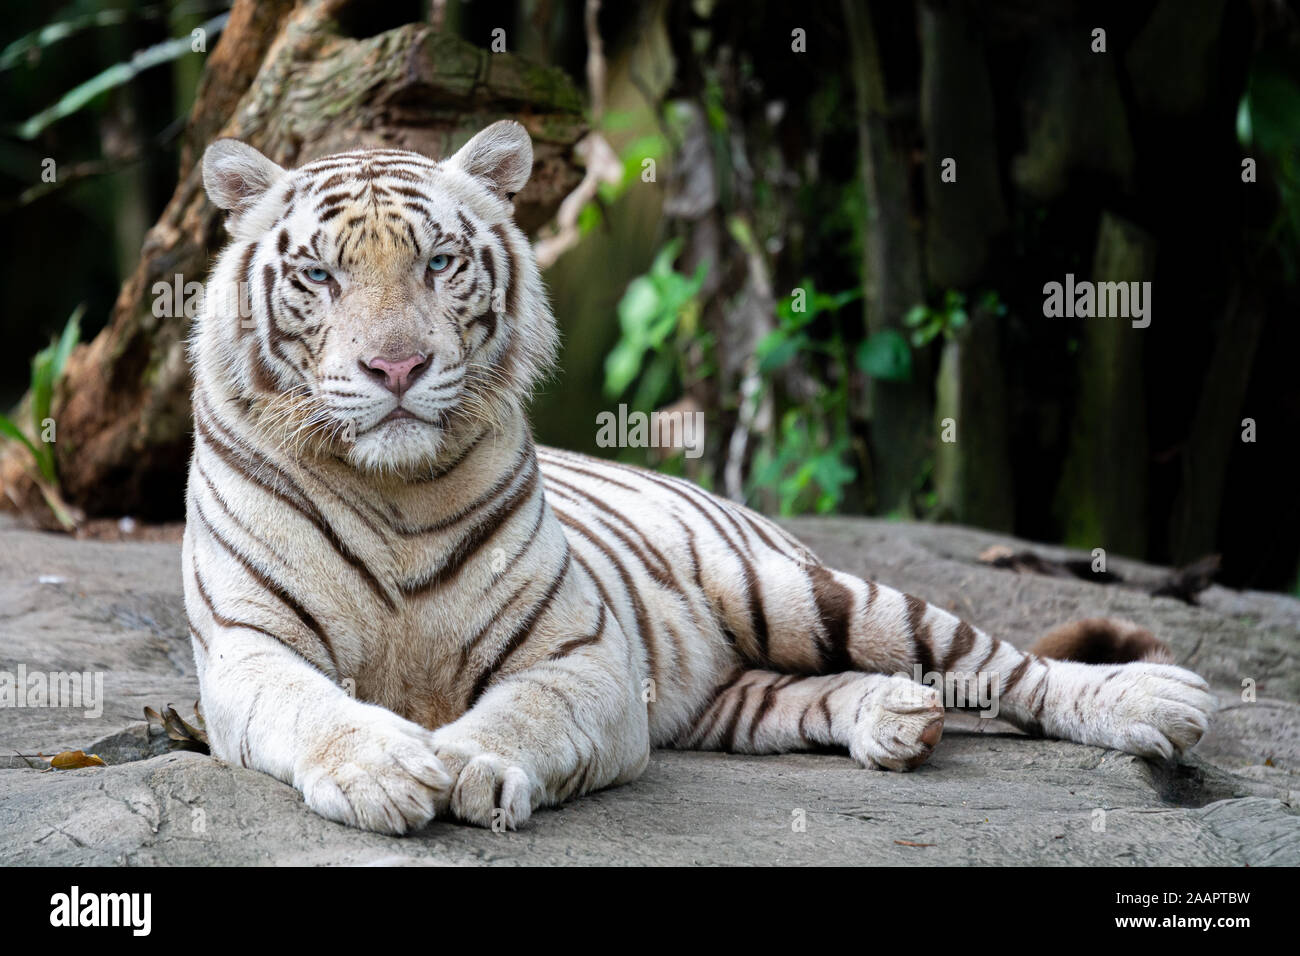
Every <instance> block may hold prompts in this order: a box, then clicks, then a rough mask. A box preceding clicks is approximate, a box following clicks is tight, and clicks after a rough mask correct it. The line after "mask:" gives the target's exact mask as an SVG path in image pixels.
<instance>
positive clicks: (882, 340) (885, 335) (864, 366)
mask: <svg viewBox="0 0 1300 956" xmlns="http://www.w3.org/2000/svg"><path fill="white" fill-rule="evenodd" d="M857 365H858V368H860V369H861V370H862V371H864V372H866V373H867V374H868V375H870V376H871V377H872V378H878V379H882V380H883V381H886V382H907V381H910V380H911V378H912V351H911V349H909V348H908V347H907V340H906V339H904V338H903V336H902V334H901V333H899V332H897V331H895V330H894V329H885V330H884V331H882V332H877V333H876V334H875V335H872V336H868V338H867V340H866V341H865V342H863V343H862V345H860V346H859V347H858V354H857Z"/></svg>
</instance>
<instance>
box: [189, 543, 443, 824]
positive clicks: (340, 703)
mask: <svg viewBox="0 0 1300 956" xmlns="http://www.w3.org/2000/svg"><path fill="white" fill-rule="evenodd" d="M200 549H201V550H203V551H204V552H206V554H205V564H204V567H205V568H206V573H205V572H202V571H200V570H199V567H198V565H197V563H196V561H195V552H196V551H197V550H200ZM184 567H185V574H184V583H185V604H186V609H187V611H188V614H189V619H190V636H191V639H192V641H193V644H194V657H195V662H196V664H197V666H198V673H199V690H200V695H201V700H202V702H203V703H202V707H203V719H204V723H205V726H206V728H207V732H208V740H209V743H210V745H211V749H212V753H213V755H214V756H216V757H219V758H221V759H222V760H225V761H227V762H228V763H232V764H237V765H239V766H243V767H250V768H252V769H255V770H261V771H262V772H264V773H268V774H270V775H271V776H273V777H276V778H278V779H280V780H283V781H284V782H285V783H289V784H291V785H293V786H294V787H295V788H296V789H297V790H299V791H300V792H301V793H302V795H303V799H304V801H305V802H306V804H307V805H308V806H309V807H311V808H312V810H314V811H316V812H317V813H319V814H320V815H321V816H323V817H326V818H327V819H330V820H334V821H337V822H339V823H346V824H348V825H350V826H355V827H362V828H364V829H367V830H375V831H378V832H382V833H405V832H408V831H410V830H415V829H418V828H420V827H421V826H423V825H424V824H425V823H427V822H429V820H431V819H432V818H433V815H434V811H435V807H436V805H437V803H438V801H439V800H440V799H441V798H442V797H443V795H445V794H446V793H447V792H448V791H449V790H450V787H451V783H452V779H451V777H450V776H449V775H448V774H447V773H446V771H445V770H444V769H443V767H442V766H441V764H439V762H438V759H437V757H436V756H435V754H434V748H433V739H432V738H433V735H432V732H431V731H428V730H426V729H425V728H423V727H421V726H419V725H418V724H414V723H412V722H411V721H409V720H406V719H404V718H402V717H399V716H398V715H397V714H395V713H393V712H392V711H390V710H387V709H385V708H383V707H379V706H377V705H375V704H368V703H364V702H362V701H359V700H356V699H354V698H353V697H351V696H349V695H348V694H347V693H345V692H344V690H343V688H342V687H341V686H340V685H339V683H338V682H337V681H336V680H334V679H332V677H331V676H330V671H331V670H332V669H333V668H332V665H331V662H330V659H329V654H328V649H327V648H326V647H324V646H322V645H321V644H319V643H318V642H316V641H315V640H314V638H313V636H312V635H311V634H310V633H309V632H308V630H307V628H306V627H304V625H303V623H302V622H301V621H300V620H298V619H297V618H296V617H295V616H294V615H293V614H291V613H289V612H288V610H287V608H286V607H285V606H284V604H283V603H280V602H278V601H277V599H276V598H275V597H274V596H273V595H272V594H270V593H269V592H267V591H266V590H265V588H264V587H262V585H261V584H260V582H258V581H257V580H255V579H254V578H253V577H252V576H251V575H250V573H249V571H248V569H247V568H246V567H244V566H243V565H242V564H240V563H239V562H237V561H235V560H234V559H233V558H232V557H231V555H230V554H229V553H227V552H224V551H223V550H222V549H220V548H219V547H216V546H215V545H214V539H213V536H212V534H211V533H210V532H209V531H208V530H207V526H206V525H204V524H202V522H201V520H199V519H193V520H191V521H190V523H189V525H188V526H187V528H186V533H185V546H184Z"/></svg>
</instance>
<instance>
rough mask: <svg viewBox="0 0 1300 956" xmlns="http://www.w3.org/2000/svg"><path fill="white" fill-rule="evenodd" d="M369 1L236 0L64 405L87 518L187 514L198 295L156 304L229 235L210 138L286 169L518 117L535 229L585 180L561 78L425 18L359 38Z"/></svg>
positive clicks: (14, 488) (433, 149) (452, 144)
mask: <svg viewBox="0 0 1300 956" xmlns="http://www.w3.org/2000/svg"><path fill="white" fill-rule="evenodd" d="M348 8H359V10H360V12H357V10H349V9H348ZM368 11H369V8H367V7H365V6H364V5H363V4H361V3H359V2H357V0H299V2H298V3H296V4H291V3H289V2H286V0H270V2H268V0H238V2H236V4H235V7H234V9H233V11H232V13H231V17H230V21H229V23H228V24H227V27H226V29H225V31H224V32H223V34H222V36H221V38H220V41H219V42H218V44H217V45H216V47H215V48H214V50H213V51H212V54H211V57H210V58H209V60H208V62H207V64H206V66H205V69H204V73H203V79H202V81H201V83H200V87H199V91H198V96H197V99H196V101H195V104H194V109H193V112H192V115H191V118H190V123H189V127H188V130H187V134H186V139H185V145H184V148H183V150H182V156H181V166H180V181H179V183H178V185H177V187H176V191H175V193H174V194H173V196H172V199H171V201H170V202H169V203H168V205H167V208H166V210H165V211H164V212H163V214H162V216H161V218H160V219H159V220H158V222H157V224H155V226H154V227H153V229H151V230H150V232H149V234H148V236H147V238H146V240H145V244H144V248H143V250H142V254H141V258H140V261H139V263H138V265H137V267H136V269H135V272H134V273H133V274H132V275H131V277H130V278H129V279H128V280H127V281H126V283H125V284H124V285H123V287H122V290H121V292H120V293H119V295H118V299H117V303H116V305H115V306H114V309H113V315H112V317H111V319H110V321H109V323H108V325H107V327H106V328H105V329H104V331H103V332H101V333H100V335H98V336H97V337H96V338H95V339H94V341H92V342H91V343H89V344H88V345H86V346H84V347H80V348H78V349H77V350H76V352H74V354H73V356H72V358H71V359H70V361H69V362H68V366H67V374H66V376H65V378H64V384H63V386H62V389H61V394H60V401H59V402H58V404H57V405H56V410H55V419H56V422H57V427H58V443H57V448H56V450H57V458H58V466H59V476H60V485H61V489H62V492H63V494H64V496H65V498H66V499H67V500H68V501H69V502H70V503H72V504H74V505H77V506H80V507H81V508H82V509H84V510H85V511H86V512H87V513H88V514H91V515H94V514H121V513H128V514H135V515H139V516H141V517H146V518H164V517H173V516H177V515H179V514H181V512H182V504H183V502H182V498H183V495H182V489H183V488H184V475H185V468H186V463H187V460H188V457H189V448H190V405H189V390H190V380H189V368H188V365H187V363H186V360H185V355H184V342H185V338H186V336H187V334H188V332H189V319H190V318H192V317H193V314H194V306H195V305H197V303H196V302H193V301H192V300H191V298H190V297H187V299H186V304H187V306H188V308H187V309H185V310H184V312H182V311H181V310H180V309H175V310H174V311H173V312H172V313H171V314H172V315H175V317H174V318H173V317H171V316H170V315H163V316H159V315H156V314H155V311H159V312H163V311H166V310H164V309H161V308H158V307H157V306H156V303H157V302H158V301H159V295H160V293H161V292H162V289H164V288H167V287H170V288H172V289H175V288H177V283H178V282H179V288H181V289H184V288H185V286H186V285H187V284H189V283H193V282H202V281H203V280H204V279H205V278H206V275H207V269H208V265H209V263H210V262H211V261H212V259H213V257H214V256H215V254H216V253H217V251H218V250H219V249H220V247H221V246H222V244H223V242H224V240H225V236H224V232H223V229H222V222H221V216H220V211H219V210H217V209H216V208H215V207H213V206H212V205H211V204H210V203H209V202H208V201H207V197H206V196H205V195H204V192H203V185H202V173H201V168H200V164H199V163H198V159H199V157H200V156H201V155H202V150H203V149H204V147H205V146H206V145H207V144H208V143H209V142H210V141H211V140H213V139H214V138H217V137H218V136H230V137H235V138H238V139H241V140H244V141H245V142H248V143H250V144H252V145H253V146H255V147H257V148H258V149H260V150H261V151H262V152H263V153H265V154H266V155H267V156H269V157H271V158H272V159H274V160H275V161H276V162H278V163H280V164H282V165H286V166H294V165H299V164H301V163H303V162H307V161H310V160H312V159H314V158H316V157H319V156H322V155H325V154H328V153H331V152H336V151H339V150H341V149H346V148H353V147H356V146H366V145H376V146H377V145H384V146H396V147H399V148H405V149H413V150H416V151H419V152H421V153H424V154H426V155H429V156H433V157H439V156H446V155H449V154H450V153H451V152H454V151H455V149H457V148H458V147H459V146H460V145H462V144H463V143H464V142H465V141H466V140H467V139H468V138H469V137H470V136H471V135H472V134H473V133H474V132H475V131H477V130H478V129H479V128H480V127H482V126H484V125H486V124H488V123H490V122H492V121H494V120H496V119H500V118H502V117H507V116H508V117H514V118H518V119H519V120H520V121H521V122H522V123H523V124H524V125H525V126H526V127H527V128H528V130H529V132H530V134H531V135H532V137H533V143H534V148H535V155H536V159H535V165H534V171H533V177H532V179H531V180H530V182H529V184H528V186H527V188H525V189H524V191H523V192H521V193H520V195H519V197H518V198H517V200H516V210H517V218H518V221H519V224H520V225H521V227H523V228H524V229H525V230H529V229H533V228H535V227H536V226H538V225H540V224H541V223H543V222H545V221H546V220H547V219H549V218H550V216H551V215H552V214H553V213H554V211H555V209H556V208H557V207H558V205H559V203H560V201H561V200H562V199H563V198H564V196H565V195H566V194H567V193H568V192H569V191H570V190H571V189H572V188H573V187H574V186H575V185H576V184H577V182H578V181H579V179H580V178H581V177H580V171H579V170H578V169H577V167H576V164H575V161H574V155H573V146H574V144H575V143H576V142H577V140H578V139H579V138H580V137H581V135H582V133H583V132H584V122H583V118H582V105H583V104H582V99H581V97H580V95H579V94H578V92H577V91H576V89H575V87H574V86H573V84H572V83H571V82H570V81H569V79H568V78H567V76H565V74H563V73H562V72H561V71H559V70H551V69H543V68H540V67H537V66H534V65H532V64H529V63H527V62H525V61H524V60H521V59H520V58H518V57H516V56H514V55H512V54H509V53H499V54H491V53H488V52H487V51H485V50H482V49H479V48H477V47H474V46H473V45H471V44H469V43H467V42H465V41H463V40H461V39H459V38H457V37H454V36H451V35H449V34H447V33H437V32H435V31H434V29H433V27H432V26H430V25H429V24H420V23H414V24H408V25H406V26H401V27H398V28H396V29H392V30H387V31H386V32H382V33H378V34H376V35H374V36H368V37H364V38H361V39H355V38H352V37H349V36H346V35H343V34H342V32H341V29H340V26H339V24H340V23H341V22H342V23H346V22H350V21H353V20H355V18H356V16H364V15H365V14H366V13H367V12H368ZM369 12H373V11H369ZM186 312H187V313H188V314H185V313H186ZM9 447H10V452H9V457H8V460H6V461H3V462H0V484H3V485H4V487H5V491H6V492H8V497H9V499H10V500H11V501H17V502H19V503H25V502H27V501H33V502H34V501H35V500H36V499H35V498H34V495H33V491H32V489H31V488H30V483H29V482H28V481H27V479H26V477H25V474H24V465H25V462H23V461H21V460H18V459H16V457H15V456H16V455H19V454H21V452H18V451H16V450H14V449H15V446H14V445H12V444H11V445H10V446H9Z"/></svg>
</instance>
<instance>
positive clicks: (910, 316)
mask: <svg viewBox="0 0 1300 956" xmlns="http://www.w3.org/2000/svg"><path fill="white" fill-rule="evenodd" d="M929 315H930V307H929V306H926V305H914V306H912V307H911V308H910V309H908V310H907V314H906V315H904V316H903V324H904V325H906V326H907V327H908V328H915V327H916V326H918V325H920V324H921V323H922V322H924V321H925V320H926V318H928V317H929Z"/></svg>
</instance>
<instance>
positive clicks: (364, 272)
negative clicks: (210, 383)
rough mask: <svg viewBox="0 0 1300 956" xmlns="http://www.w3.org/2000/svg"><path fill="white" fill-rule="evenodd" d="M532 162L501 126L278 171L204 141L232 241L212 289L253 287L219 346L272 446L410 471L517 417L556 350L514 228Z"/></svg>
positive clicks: (235, 147)
mask: <svg viewBox="0 0 1300 956" xmlns="http://www.w3.org/2000/svg"><path fill="white" fill-rule="evenodd" d="M531 169H532V145H531V143H530V141H529V139H528V136H527V134H526V132H525V131H524V129H523V127H522V126H520V125H519V124H517V123H510V122H502V123H496V124H494V125H493V126H490V127H488V128H487V129H485V130H484V131H483V132H481V133H479V134H478V135H477V136H475V137H474V138H473V139H472V140H470V142H469V143H467V144H466V146H465V147H464V148H463V149H461V150H460V152H458V153H457V154H456V155H455V156H453V157H452V158H450V159H448V160H446V161H444V162H441V163H439V162H435V161H433V160H430V159H428V158H426V157H424V156H421V155H419V154H417V153H411V152H406V151H402V150H390V149H375V150H358V151H354V152H348V153H339V154H336V155H332V156H327V157H324V158H323V159H319V160H316V161H314V162H311V163H309V164H307V165H305V166H302V167H300V168H298V169H296V170H291V171H286V170H284V169H281V168H280V167H279V166H277V165H276V164H275V163H273V162H271V161H270V160H269V159H267V158H266V157H264V156H262V154H261V153H259V152H257V151H256V150H254V149H253V148H252V147H250V146H246V145H245V144H243V143H239V142H237V141H234V140H220V141H218V142H216V143H214V144H213V145H212V146H210V147H209V148H208V151H207V153H206V154H205V156H204V182H205V186H206V188H207V191H208V195H209V196H210V197H211V198H212V199H213V201H214V202H215V203H216V204H217V205H218V206H220V207H221V208H223V209H226V210H228V211H229V212H230V214H231V216H230V219H229V221H228V228H229V229H230V231H231V233H232V235H233V242H232V245H231V248H230V249H229V251H228V252H227V257H229V259H228V260H223V263H222V265H223V266H226V268H225V269H222V268H221V267H219V268H218V270H217V271H216V272H215V273H214V281H216V282H221V281H223V280H224V281H227V282H228V281H229V279H230V278H232V277H233V278H234V279H235V280H236V281H237V282H239V283H244V284H245V285H244V289H245V290H246V295H245V296H244V298H243V302H244V303H245V305H244V308H245V310H246V312H247V315H246V317H244V318H243V320H242V321H240V322H239V323H238V326H239V328H238V331H237V332H236V333H233V334H231V333H230V330H229V329H228V328H227V329H225V330H224V331H225V332H226V333H227V334H226V336H225V337H224V338H223V339H222V351H223V352H224V353H225V354H226V357H227V358H228V359H229V360H230V361H231V362H232V363H233V366H234V367H235V368H236V369H238V370H239V371H242V372H243V374H235V375H233V376H232V377H231V378H230V382H231V384H232V385H233V387H234V388H235V390H236V392H238V393H239V394H240V397H242V398H243V399H244V400H245V401H246V402H247V403H248V405H249V407H250V409H251V410H254V411H255V413H256V414H257V417H258V420H259V422H260V423H261V424H262V426H263V430H264V431H268V432H269V433H270V437H271V438H272V440H276V441H278V442H279V443H280V444H281V445H283V446H284V447H285V448H287V449H290V450H291V451H294V452H297V453H299V454H305V453H319V452H322V451H323V452H326V453H330V454H334V455H336V456H339V457H343V458H345V459H346V460H348V461H349V462H351V463H352V464H353V465H354V466H356V467H359V468H366V469H372V470H386V469H391V470H395V471H399V472H411V471H418V470H420V469H422V468H426V467H428V466H430V465H436V464H437V462H438V461H439V459H440V458H441V457H442V456H444V455H446V454H449V453H451V451H452V450H454V448H455V447H456V445H457V442H458V441H460V440H464V439H466V438H467V437H468V436H470V435H472V434H477V433H481V432H482V431H483V429H485V428H490V427H493V426H496V425H500V424H501V423H502V422H503V421H504V419H505V417H506V416H507V415H509V414H511V413H512V412H517V411H519V409H520V407H521V406H522V403H523V402H524V401H525V400H526V398H527V395H528V393H529V390H530V389H531V387H532V385H533V384H534V383H535V381H536V379H537V378H538V376H539V375H540V373H541V372H542V371H543V370H544V369H545V368H546V367H548V366H549V365H550V363H551V361H552V359H553V356H554V350H555V329H554V321H553V319H552V317H551V314H550V311H549V308H548V307H547V304H546V301H545V295H544V293H543V291H542V288H541V282H540V279H539V277H538V274H537V268H536V264H535V262H534V260H533V258H532V253H531V249H530V247H529V245H528V243H527V240H526V239H525V237H524V236H523V234H522V233H521V232H520V231H519V229H518V228H517V227H516V226H515V225H514V223H513V221H512V220H511V215H512V212H513V207H512V204H511V201H510V200H511V199H512V198H513V196H514V194H515V193H516V192H518V191H519V190H520V189H522V188H523V186H524V184H525V182H526V181H527V179H528V175H529V173H530V172H531ZM231 263H233V265H231ZM213 298H214V297H213V296H211V295H209V296H208V299H213ZM203 322H204V323H223V322H224V323H225V324H227V325H228V324H229V321H228V317H226V316H216V315H211V314H205V316H204V318H203ZM202 334H203V330H200V335H202Z"/></svg>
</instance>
